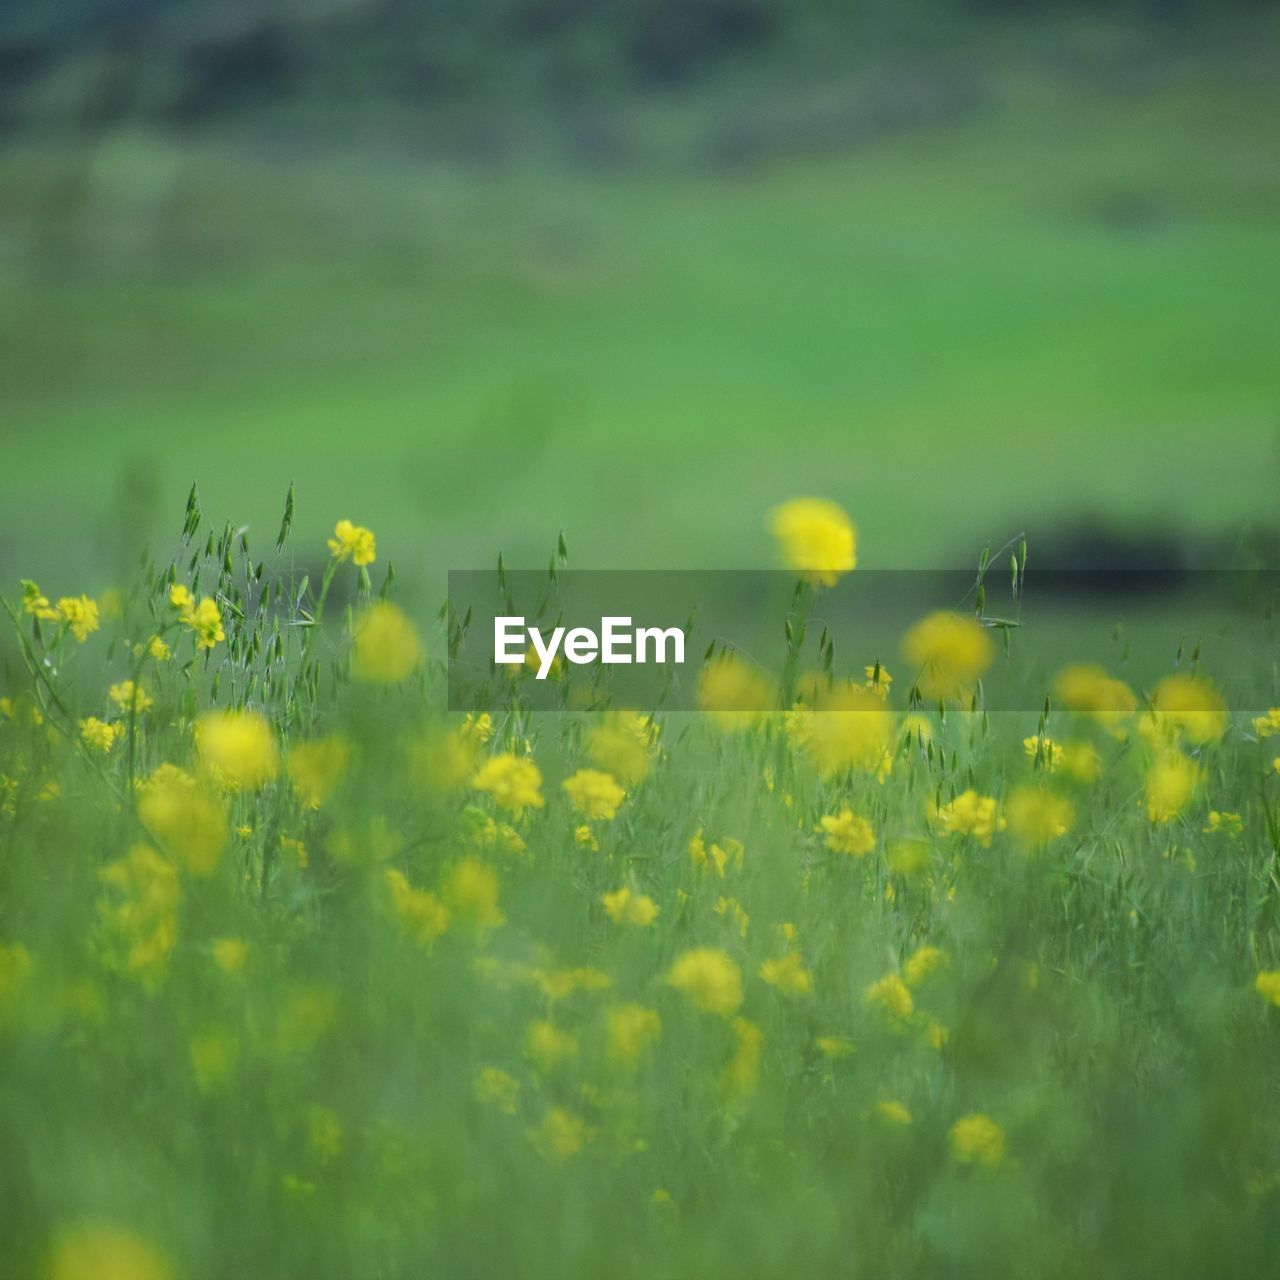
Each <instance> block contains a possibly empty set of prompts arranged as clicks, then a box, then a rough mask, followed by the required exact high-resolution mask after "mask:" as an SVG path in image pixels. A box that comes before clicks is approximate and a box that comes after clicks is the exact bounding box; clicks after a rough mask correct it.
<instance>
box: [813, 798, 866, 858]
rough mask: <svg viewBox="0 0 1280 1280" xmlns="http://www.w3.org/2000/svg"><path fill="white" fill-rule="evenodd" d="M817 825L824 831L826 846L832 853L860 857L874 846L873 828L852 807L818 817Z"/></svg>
mask: <svg viewBox="0 0 1280 1280" xmlns="http://www.w3.org/2000/svg"><path fill="white" fill-rule="evenodd" d="M818 826H819V827H820V828H821V830H822V831H824V832H825V833H826V837H827V840H826V843H827V848H828V849H830V850H831V852H832V853H847V854H850V855H851V856H853V857H855V858H861V857H864V856H865V855H867V854H868V853H870V852H871V850H872V849H874V848H875V847H876V832H875V828H874V827H873V826H872V825H871V823H869V822H868V821H867V820H866V818H862V817H859V816H858V815H857V814H856V813H854V812H853V810H852V809H849V808H845V809H842V810H841V811H840V812H839V813H837V814H834V815H830V814H829V815H827V816H826V817H823V818H820V819H819V820H818Z"/></svg>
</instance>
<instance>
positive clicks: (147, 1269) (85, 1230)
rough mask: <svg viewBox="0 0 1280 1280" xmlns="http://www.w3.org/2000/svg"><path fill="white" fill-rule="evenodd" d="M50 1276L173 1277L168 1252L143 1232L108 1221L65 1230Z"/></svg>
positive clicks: (65, 1279) (95, 1279)
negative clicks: (138, 1234) (144, 1236)
mask: <svg viewBox="0 0 1280 1280" xmlns="http://www.w3.org/2000/svg"><path fill="white" fill-rule="evenodd" d="M48 1276H49V1280H173V1276H174V1271H173V1267H172V1266H171V1265H170V1264H169V1261H168V1259H167V1258H165V1256H164V1255H163V1254H161V1253H159V1252H158V1251H157V1250H155V1249H153V1248H152V1247H151V1245H149V1244H148V1243H147V1242H146V1241H145V1240H143V1239H142V1238H141V1237H140V1236H137V1235H134V1233H133V1232H131V1231H126V1230H124V1229H123V1228H121V1227H115V1226H111V1225H108V1224H106V1223H86V1224H83V1225H80V1226H76V1227H72V1228H70V1229H69V1230H66V1231H64V1232H62V1233H61V1234H60V1235H59V1236H58V1238H57V1241H56V1243H55V1244H54V1246H53V1252H52V1254H51V1255H50V1258H49V1263H48Z"/></svg>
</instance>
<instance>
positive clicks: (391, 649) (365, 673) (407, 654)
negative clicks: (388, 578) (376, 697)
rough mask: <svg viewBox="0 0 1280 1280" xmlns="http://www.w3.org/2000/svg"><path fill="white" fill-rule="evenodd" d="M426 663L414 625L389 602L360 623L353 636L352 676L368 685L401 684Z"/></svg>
mask: <svg viewBox="0 0 1280 1280" xmlns="http://www.w3.org/2000/svg"><path fill="white" fill-rule="evenodd" d="M421 662H422V640H421V639H420V638H419V636H418V633H417V631H416V630H415V629H414V625H413V623H412V622H410V621H409V619H408V618H407V617H405V615H404V613H402V612H401V611H400V610H399V609H397V608H396V606H395V605H393V604H390V603H388V602H387V601H385V600H380V601H378V602H377V603H376V604H373V605H370V606H369V608H368V609H366V610H365V611H364V613H362V614H361V615H360V617H359V618H358V619H357V620H356V624H355V631H354V632H353V633H352V637H351V677H352V679H353V680H362V681H364V682H365V683H367V684H397V683H399V682H400V681H401V680H405V679H407V678H408V677H409V676H411V675H412V674H413V673H414V671H416V670H417V668H418V666H419V664H420V663H421Z"/></svg>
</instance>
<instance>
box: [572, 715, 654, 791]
mask: <svg viewBox="0 0 1280 1280" xmlns="http://www.w3.org/2000/svg"><path fill="white" fill-rule="evenodd" d="M657 732H658V727H657V725H656V724H655V723H654V722H653V721H652V720H651V719H650V718H649V717H648V716H645V715H641V714H640V713H639V712H636V711H611V712H607V713H606V714H605V715H604V717H603V718H602V719H601V721H600V723H599V724H598V725H597V726H596V727H595V728H594V729H592V731H591V734H590V736H589V737H588V738H587V754H588V755H589V756H590V757H591V762H592V764H595V765H598V766H599V767H600V768H601V769H603V770H604V771H605V772H606V773H610V774H612V775H613V776H614V777H615V778H617V779H618V781H619V782H620V783H622V784H623V785H624V786H627V787H634V786H635V785H636V784H637V783H639V782H642V781H643V780H644V777H645V775H646V774H647V773H648V772H649V762H650V760H651V758H652V756H653V751H654V743H655V741H656V738H657Z"/></svg>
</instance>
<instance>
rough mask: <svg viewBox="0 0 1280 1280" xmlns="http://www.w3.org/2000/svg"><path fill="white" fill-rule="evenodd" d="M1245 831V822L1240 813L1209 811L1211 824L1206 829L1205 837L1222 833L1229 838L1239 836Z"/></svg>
mask: <svg viewBox="0 0 1280 1280" xmlns="http://www.w3.org/2000/svg"><path fill="white" fill-rule="evenodd" d="M1243 830H1244V821H1243V820H1242V819H1241V817H1240V815H1239V814H1238V813H1223V812H1219V811H1218V810H1217V809H1210V810H1209V822H1208V825H1207V826H1206V827H1205V828H1204V834H1205V835H1216V834H1218V833H1222V834H1224V835H1228V836H1238V835H1239V834H1240V833H1241V831H1243Z"/></svg>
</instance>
